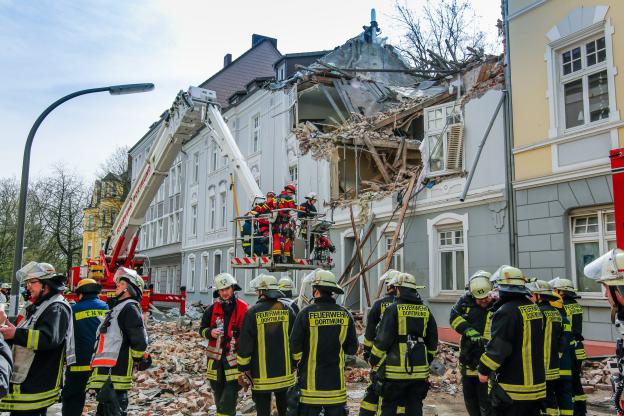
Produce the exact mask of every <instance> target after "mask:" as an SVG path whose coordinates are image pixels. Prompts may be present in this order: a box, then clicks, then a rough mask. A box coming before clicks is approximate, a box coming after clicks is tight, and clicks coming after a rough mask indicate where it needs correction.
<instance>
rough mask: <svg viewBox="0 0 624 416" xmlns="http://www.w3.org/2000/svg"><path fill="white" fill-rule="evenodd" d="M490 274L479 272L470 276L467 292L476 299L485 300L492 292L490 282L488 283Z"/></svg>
mask: <svg viewBox="0 0 624 416" xmlns="http://www.w3.org/2000/svg"><path fill="white" fill-rule="evenodd" d="M490 277H492V274H491V273H488V272H486V271H484V270H479V271H477V272H476V273H475V274H473V275H472V276H470V281H469V282H468V290H470V293H471V294H472V296H474V297H475V298H476V299H484V298H486V297H487V296H488V295H489V293H490V291H491V290H492V282H490Z"/></svg>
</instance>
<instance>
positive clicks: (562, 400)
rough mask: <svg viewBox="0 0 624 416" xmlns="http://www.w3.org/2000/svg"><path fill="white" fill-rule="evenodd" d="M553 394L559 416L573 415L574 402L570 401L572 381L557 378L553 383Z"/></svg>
mask: <svg viewBox="0 0 624 416" xmlns="http://www.w3.org/2000/svg"><path fill="white" fill-rule="evenodd" d="M555 394H556V395H557V406H558V407H559V414H560V415H561V416H572V415H573V414H574V402H573V401H572V379H571V378H559V379H558V380H556V381H555Z"/></svg>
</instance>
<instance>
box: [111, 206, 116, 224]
mask: <svg viewBox="0 0 624 416" xmlns="http://www.w3.org/2000/svg"><path fill="white" fill-rule="evenodd" d="M116 216H117V211H115V208H111V210H110V223H111V225H112V224H114V223H115V217H116Z"/></svg>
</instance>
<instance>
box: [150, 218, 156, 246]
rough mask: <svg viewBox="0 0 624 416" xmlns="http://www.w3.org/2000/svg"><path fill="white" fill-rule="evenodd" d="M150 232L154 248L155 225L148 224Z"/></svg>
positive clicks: (153, 223)
mask: <svg viewBox="0 0 624 416" xmlns="http://www.w3.org/2000/svg"><path fill="white" fill-rule="evenodd" d="M150 232H151V234H152V247H155V246H156V223H155V222H152V223H150Z"/></svg>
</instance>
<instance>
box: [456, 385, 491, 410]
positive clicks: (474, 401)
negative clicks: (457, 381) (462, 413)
mask: <svg viewBox="0 0 624 416" xmlns="http://www.w3.org/2000/svg"><path fill="white" fill-rule="evenodd" d="M461 383H462V390H463V391H464V404H465V405H466V411H467V412H468V414H469V415H470V416H490V415H491V414H492V408H491V406H490V398H489V395H488V384H487V383H479V378H478V377H476V376H465V375H464V376H462V380H461Z"/></svg>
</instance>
